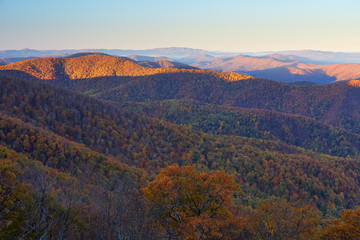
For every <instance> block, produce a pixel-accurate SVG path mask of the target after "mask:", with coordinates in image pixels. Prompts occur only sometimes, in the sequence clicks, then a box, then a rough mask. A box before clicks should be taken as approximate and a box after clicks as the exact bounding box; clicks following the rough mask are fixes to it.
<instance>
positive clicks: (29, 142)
mask: <svg viewBox="0 0 360 240" xmlns="http://www.w3.org/2000/svg"><path fill="white" fill-rule="evenodd" d="M0 80H1V86H2V95H1V96H2V100H1V109H2V114H5V115H1V121H0V123H1V124H0V127H1V132H0V140H1V143H2V144H4V145H5V146H6V147H7V148H9V149H12V150H14V151H16V152H18V153H21V154H25V155H27V156H28V157H29V158H35V159H38V160H39V163H40V164H43V165H45V166H49V167H52V168H55V169H57V170H59V171H65V172H67V171H70V173H71V174H74V177H75V178H77V177H79V178H82V177H85V176H86V175H84V174H91V173H92V171H95V173H97V174H99V175H98V177H97V179H102V178H103V176H102V174H104V175H105V176H108V175H107V174H110V172H111V171H115V170H111V171H110V169H109V170H106V169H107V167H110V168H111V166H107V165H106V164H105V162H104V161H107V160H106V158H105V157H101V155H100V156H99V158H96V159H97V160H96V161H100V162H99V164H100V165H99V167H97V168H96V169H95V170H92V171H90V173H88V172H87V171H86V170H85V169H81V168H80V169H79V167H77V164H82V163H83V164H85V165H86V164H89V165H90V166H91V164H94V160H92V161H91V160H87V156H89V154H86V153H84V154H82V153H81V151H82V150H84V149H85V150H86V149H91V151H96V152H97V153H102V154H106V155H107V156H110V157H111V158H112V159H113V160H111V161H115V162H121V163H126V164H128V165H131V166H137V167H140V168H143V169H144V170H147V171H148V172H149V173H150V174H152V173H154V172H156V171H158V169H160V168H162V167H164V166H167V164H169V163H179V164H181V165H188V164H196V165H198V166H199V167H200V166H201V167H202V168H205V169H224V170H226V171H228V172H231V173H234V174H235V176H236V181H237V182H241V188H242V190H243V191H244V192H245V193H247V196H246V197H245V198H244V199H243V200H242V201H243V202H244V203H245V204H248V205H254V204H256V202H257V201H258V200H256V199H258V198H264V197H265V196H272V195H275V196H278V197H282V196H283V195H284V196H285V195H286V196H287V197H290V198H291V199H294V200H295V199H297V198H301V199H304V200H305V201H308V202H313V201H316V203H317V204H318V206H319V209H320V210H321V211H323V212H324V213H326V214H328V213H329V214H332V213H331V212H333V211H336V210H335V208H334V207H333V206H332V205H331V204H335V202H336V204H337V206H339V207H340V208H341V206H344V207H346V208H349V207H352V206H354V204H358V200H359V199H360V188H359V183H358V180H359V178H358V174H359V173H358V169H360V166H358V165H359V162H358V161H356V160H352V159H350V158H348V159H344V158H337V157H330V156H326V155H321V154H318V153H314V152H310V151H306V150H304V149H301V148H298V147H294V146H291V145H287V144H284V143H282V142H279V141H264V140H258V139H253V138H243V137H236V136H214V135H210V134H205V133H202V132H198V131H194V130H192V129H190V128H188V127H184V126H179V125H175V124H170V123H167V122H164V121H159V120H156V119H151V118H146V117H142V116H140V115H138V114H135V113H131V112H127V111H124V109H123V108H122V107H121V106H119V105H118V104H114V103H108V102H104V101H100V100H97V99H93V98H89V97H85V96H82V95H78V94H74V93H71V92H69V91H67V90H63V89H60V88H57V87H54V86H51V85H49V84H46V83H45V84H44V83H42V82H38V81H25V80H21V79H14V78H0ZM43 129H44V130H43ZM49 130H50V131H49ZM54 134H55V135H56V136H54ZM51 139H53V140H51ZM60 143H61V145H60ZM73 143H76V147H72V145H71V144H73ZM69 144H70V145H69ZM86 151H90V150H86ZM97 153H95V155H96V154H97ZM109 161H110V160H109ZM95 163H96V162H95ZM102 164H105V165H104V166H103V165H102ZM80 166H81V165H80ZM102 166H103V167H102ZM125 166H126V165H124V167H125ZM98 168H100V169H102V170H97V169H98ZM90 169H93V168H90ZM109 171H110V172H109ZM349 171H351V174H349V173H348V172H349ZM343 175H347V176H348V177H347V178H346V179H343V178H341V176H343ZM293 176H298V177H297V178H295V179H292V177H293ZM339 178H341V180H340V179H339ZM335 179H338V180H335ZM330 180H331V181H330ZM104 181H105V179H104ZM269 182H271V184H269ZM341 193H342V194H341ZM315 195H316V197H315ZM340 196H344V199H343V200H341V199H340ZM335 200H336V201H335ZM334 201H335V202H334ZM330 203H331V204H330Z"/></svg>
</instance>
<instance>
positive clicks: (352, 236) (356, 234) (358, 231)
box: [322, 207, 360, 240]
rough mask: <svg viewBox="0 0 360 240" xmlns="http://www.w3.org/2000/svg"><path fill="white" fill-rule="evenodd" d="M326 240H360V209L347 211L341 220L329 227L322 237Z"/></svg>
mask: <svg viewBox="0 0 360 240" xmlns="http://www.w3.org/2000/svg"><path fill="white" fill-rule="evenodd" d="M322 238H323V239H326V240H337V239H345V240H356V239H360V207H358V208H356V209H355V210H352V209H350V210H345V211H344V212H343V214H342V215H341V218H339V219H336V220H335V221H333V224H331V225H329V226H328V227H327V229H326V231H325V233H324V235H323V237H322Z"/></svg>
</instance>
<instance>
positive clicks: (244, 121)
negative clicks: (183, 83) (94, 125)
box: [121, 99, 360, 157]
mask: <svg viewBox="0 0 360 240" xmlns="http://www.w3.org/2000/svg"><path fill="white" fill-rule="evenodd" d="M121 106H123V107H124V109H128V110H129V111H134V112H137V113H141V114H144V115H146V116H151V117H156V118H160V119H162V120H164V121H167V122H172V123H176V124H184V125H188V126H191V128H192V129H195V130H198V131H202V132H206V133H210V134H216V135H237V136H243V137H254V138H258V139H267V140H280V141H282V142H285V143H288V144H291V145H296V146H299V147H302V148H305V149H311V150H312V151H315V152H321V153H326V154H330V155H333V156H343V157H346V156H356V155H359V154H360V135H357V134H354V133H352V132H349V131H346V130H344V129H341V128H335V127H331V126H329V125H326V124H324V123H322V122H319V121H316V120H314V119H312V118H308V117H303V116H301V115H293V114H286V113H280V112H276V111H270V110H261V109H253V108H252V109H247V108H238V107H225V106H220V105H212V104H204V103H200V102H196V101H192V100H176V99H172V100H164V101H150V102H148V101H147V102H141V103H135V102H127V103H123V104H121Z"/></svg>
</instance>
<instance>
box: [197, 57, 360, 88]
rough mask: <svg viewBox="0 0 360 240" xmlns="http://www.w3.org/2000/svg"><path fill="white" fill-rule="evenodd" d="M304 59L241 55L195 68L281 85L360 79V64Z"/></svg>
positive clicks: (201, 62)
mask: <svg viewBox="0 0 360 240" xmlns="http://www.w3.org/2000/svg"><path fill="white" fill-rule="evenodd" d="M301 59H302V58H298V57H296V56H291V55H286V56H284V55H277V54H276V55H266V56H261V57H255V56H246V55H238V56H234V57H217V58H213V59H211V60H208V61H198V62H195V63H192V64H191V65H192V66H195V67H198V68H202V69H213V70H218V71H228V72H239V73H245V74H250V75H252V76H254V77H258V78H267V79H272V80H276V81H280V82H292V81H311V82H315V83H318V84H328V83H332V82H336V81H345V80H356V79H360V64H359V63H343V64H327V65H318V64H313V63H304V62H300V61H299V60H301Z"/></svg>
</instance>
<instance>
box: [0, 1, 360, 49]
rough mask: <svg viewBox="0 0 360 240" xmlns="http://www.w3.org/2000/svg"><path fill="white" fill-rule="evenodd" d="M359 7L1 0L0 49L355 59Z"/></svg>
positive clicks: (300, 3)
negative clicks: (170, 50)
mask: <svg viewBox="0 0 360 240" xmlns="http://www.w3.org/2000/svg"><path fill="white" fill-rule="evenodd" d="M359 9H360V1H358V0H326V1H325V0H311V1H310V0H301V1H299V0H101V1H100V0H99V1H95V0H0V49H1V50H9V49H23V48H31V49H39V50H46V49H89V48H91V49H102V48H105V49H149V48H161V47H190V48H199V49H206V50H212V51H214V50H217V51H238V52H240V51H241V52H251V51H278V50H301V49H314V50H326V51H345V52H360V27H359V26H360V14H359Z"/></svg>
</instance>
